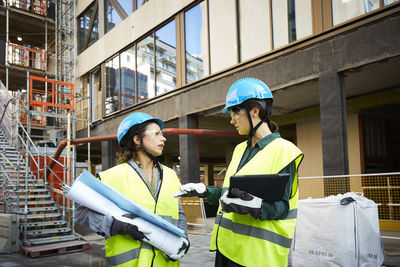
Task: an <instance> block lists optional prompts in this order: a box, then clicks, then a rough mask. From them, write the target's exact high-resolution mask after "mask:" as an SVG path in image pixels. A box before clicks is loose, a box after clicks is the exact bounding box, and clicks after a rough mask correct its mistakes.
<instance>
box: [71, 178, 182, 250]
mask: <svg viewBox="0 0 400 267" xmlns="http://www.w3.org/2000/svg"><path fill="white" fill-rule="evenodd" d="M65 195H66V197H67V198H69V199H71V200H73V201H75V202H77V203H79V204H80V205H82V206H85V207H87V208H89V209H91V210H94V211H96V212H98V213H101V214H103V215H109V216H113V217H118V219H120V220H124V221H125V222H128V223H130V221H132V219H129V218H126V217H122V218H121V216H122V215H123V214H126V213H129V212H127V211H124V210H122V209H120V208H119V207H118V206H117V205H115V204H114V203H113V202H112V201H110V200H109V199H107V198H106V197H104V196H102V195H101V194H99V193H98V192H96V191H95V190H93V189H92V188H90V187H89V186H87V185H86V184H84V183H82V182H81V181H79V179H78V180H76V181H75V182H74V183H73V184H72V186H71V187H70V188H69V190H68V191H66V192H65ZM134 220H135V222H134V223H133V224H134V225H137V226H138V228H139V229H146V232H150V233H149V234H145V236H146V237H147V238H148V239H149V240H148V241H147V240H144V241H145V242H147V243H149V244H151V245H153V246H154V247H156V248H158V249H160V250H162V251H164V252H165V253H166V254H168V255H173V254H177V253H178V251H179V249H180V248H181V247H182V245H183V241H182V239H181V237H179V236H177V235H174V234H172V233H170V232H168V231H165V230H164V229H162V228H160V227H158V226H156V225H154V224H152V223H150V222H148V221H146V220H143V219H142V218H135V219H134ZM147 230H148V231H147Z"/></svg>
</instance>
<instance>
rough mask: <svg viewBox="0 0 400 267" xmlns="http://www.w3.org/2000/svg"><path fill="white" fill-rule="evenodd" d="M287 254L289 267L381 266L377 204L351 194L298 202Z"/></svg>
mask: <svg viewBox="0 0 400 267" xmlns="http://www.w3.org/2000/svg"><path fill="white" fill-rule="evenodd" d="M343 199H346V200H350V201H349V202H348V203H347V205H342V204H341V203H340V202H341V200H343ZM352 199H354V201H351V200H352ZM290 254H291V257H292V258H291V264H292V266H293V267H300V266H307V267H309V266H341V267H346V266H349V267H354V266H381V265H382V263H383V261H384V260H385V251H384V248H383V245H382V240H381V235H380V229H379V219H378V206H377V204H376V203H375V202H374V201H372V200H370V199H367V198H365V197H363V196H359V195H357V194H355V193H346V194H344V195H341V194H339V195H336V196H330V197H326V198H319V199H312V198H309V199H304V200H300V201H299V206H298V213H297V223H296V230H295V235H294V238H293V242H292V248H291V253H290Z"/></svg>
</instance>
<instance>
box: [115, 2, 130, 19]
mask: <svg viewBox="0 0 400 267" xmlns="http://www.w3.org/2000/svg"><path fill="white" fill-rule="evenodd" d="M118 3H119V4H120V5H121V7H122V8H123V9H124V11H125V13H126V14H127V15H128V16H129V15H130V14H132V3H133V1H132V0H118Z"/></svg>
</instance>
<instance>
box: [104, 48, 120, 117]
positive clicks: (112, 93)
mask: <svg viewBox="0 0 400 267" xmlns="http://www.w3.org/2000/svg"><path fill="white" fill-rule="evenodd" d="M118 94H119V57H118V56H115V57H114V58H112V59H110V60H109V61H107V62H106V102H105V106H106V115H109V114H110V113H112V112H114V111H117V110H118Z"/></svg>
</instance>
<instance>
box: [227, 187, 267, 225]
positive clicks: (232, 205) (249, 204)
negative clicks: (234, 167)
mask: <svg viewBox="0 0 400 267" xmlns="http://www.w3.org/2000/svg"><path fill="white" fill-rule="evenodd" d="M231 194H232V195H233V196H234V197H233V198H230V197H228V191H226V192H225V193H224V194H223V195H222V198H221V199H220V203H221V208H222V212H227V213H229V212H235V213H238V214H248V213H250V214H251V215H252V216H253V217H254V218H255V219H258V218H260V216H261V206H262V199H261V198H259V197H256V196H253V195H252V194H249V193H247V192H245V191H243V190H240V189H238V188H232V190H231Z"/></svg>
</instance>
